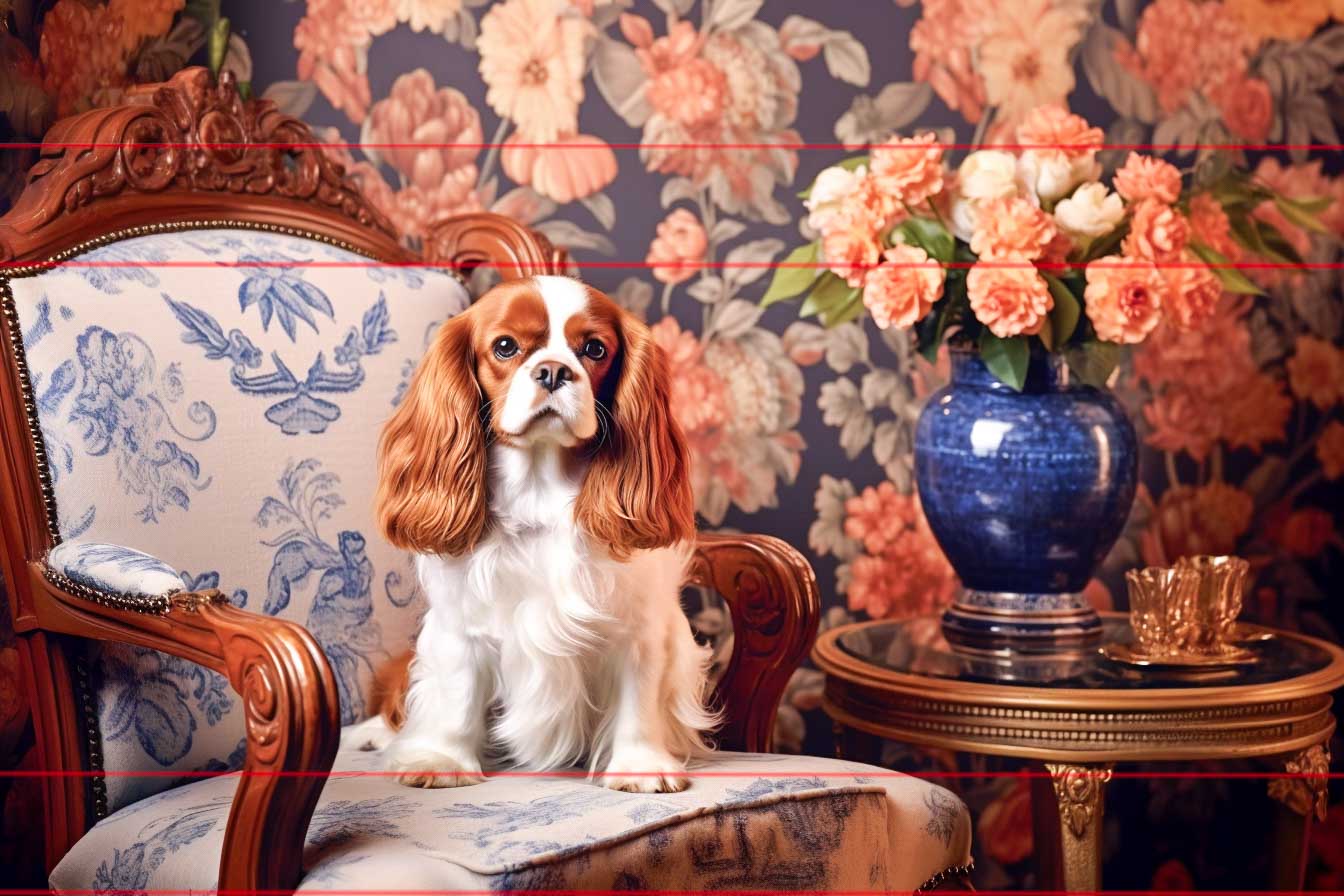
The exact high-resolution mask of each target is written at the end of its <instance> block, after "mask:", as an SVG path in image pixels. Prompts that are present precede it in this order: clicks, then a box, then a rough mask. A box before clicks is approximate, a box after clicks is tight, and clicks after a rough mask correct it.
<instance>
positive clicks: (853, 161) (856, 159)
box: [798, 156, 868, 199]
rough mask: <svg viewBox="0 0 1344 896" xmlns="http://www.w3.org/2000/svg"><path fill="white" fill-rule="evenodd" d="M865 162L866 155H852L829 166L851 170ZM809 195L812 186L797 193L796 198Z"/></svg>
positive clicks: (865, 163)
mask: <svg viewBox="0 0 1344 896" xmlns="http://www.w3.org/2000/svg"><path fill="white" fill-rule="evenodd" d="M867 164H868V157H867V156H853V157H851V158H848V159H842V160H841V161H839V162H836V163H835V164H834V165H832V166H830V167H832V168H843V169H845V170H846V171H853V170H854V169H855V168H857V167H859V166H860V165H867ZM815 183H816V182H815V181H813V184H814V185H815ZM811 195H812V187H808V188H807V189H806V190H803V191H802V192H801V193H799V194H798V198H799V199H807V198H809V197H811Z"/></svg>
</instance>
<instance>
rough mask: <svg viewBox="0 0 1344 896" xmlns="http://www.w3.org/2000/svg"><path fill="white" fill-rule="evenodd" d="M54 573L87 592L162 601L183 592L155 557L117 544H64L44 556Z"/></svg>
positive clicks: (179, 581) (169, 569)
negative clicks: (106, 592) (161, 598)
mask: <svg viewBox="0 0 1344 896" xmlns="http://www.w3.org/2000/svg"><path fill="white" fill-rule="evenodd" d="M47 565H48V566H50V567H51V568H52V569H53V570H55V571H56V572H58V573H60V574H61V575H63V576H65V577H66V578H67V579H70V580H71V581H73V582H77V583H79V584H80V585H85V586H87V587H89V588H97V589H98V590H100V591H111V592H114V593H116V594H124V595H129V596H133V597H162V596H163V595H165V594H172V593H173V592H176V591H181V590H182V577H181V576H179V575H178V574H177V573H176V572H175V571H174V570H173V568H172V567H171V566H169V565H168V564H167V563H164V562H163V561H162V560H160V559H159V558H158V557H151V556H150V555H149V554H146V553H143V552H141V551H133V550H131V549H130V548H128V547H123V546H122V545H119V544H103V543H102V542H90V541H79V540H76V541H66V542H62V543H61V544H58V545H57V546H56V547H54V548H52V549H51V551H50V552H49V553H48V554H47Z"/></svg>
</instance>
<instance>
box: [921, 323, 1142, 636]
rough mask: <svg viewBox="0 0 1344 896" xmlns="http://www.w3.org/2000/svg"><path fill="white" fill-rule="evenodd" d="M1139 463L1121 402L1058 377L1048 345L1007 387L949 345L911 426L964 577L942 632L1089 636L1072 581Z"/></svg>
mask: <svg viewBox="0 0 1344 896" xmlns="http://www.w3.org/2000/svg"><path fill="white" fill-rule="evenodd" d="M1137 466H1138V452H1137V444H1136V439H1135V435H1134V427H1133V425H1132V424H1131V423H1130V422H1129V418H1128V417H1127V416H1126V415H1125V412H1124V409H1123V408H1121V406H1120V403H1119V402H1118V401H1116V400H1115V398H1114V397H1113V396H1112V395H1111V394H1110V393H1109V392H1106V391H1102V390H1098V389H1094V388H1092V387H1090V386H1083V385H1078V384H1067V383H1065V382H1064V376H1063V365H1062V363H1061V361H1060V360H1059V358H1058V357H1054V356H1050V357H1045V356H1041V357H1033V358H1032V359H1031V362H1030V366H1029V368H1028V371H1027V380H1026V384H1025V386H1024V388H1023V390H1022V391H1021V392H1017V391H1015V390H1013V389H1012V388H1011V387H1010V386H1007V385H1005V384H1004V383H1002V382H1000V381H999V380H998V379H996V378H995V377H994V375H993V374H992V373H990V372H989V369H988V368H986V367H985V365H984V364H983V363H982V362H981V361H980V359H979V357H977V356H976V355H975V353H974V352H972V351H970V350H965V349H962V350H953V352H952V380H951V382H950V383H949V384H948V385H947V386H945V387H944V388H943V389H940V390H939V391H938V392H935V393H934V394H933V395H932V396H930V398H929V401H928V404H926V405H925V406H924V410H923V411H922V412H921V413H920V416H919V423H918V425H917V427H916V430H915V480H916V482H917V483H918V486H919V496H920V501H921V503H922V504H923V507H924V513H925V515H926V516H927V517H928V520H929V526H930V527H931V528H932V529H933V534H934V536H935V537H936V538H937V539H938V544H939V545H940V546H941V547H942V549H943V552H944V553H945V554H946V555H947V558H948V560H949V561H950V562H951V564H952V567H953V569H955V570H956V572H957V575H958V576H960V578H961V583H962V585H963V589H964V590H963V592H962V595H961V597H960V598H959V599H958V600H957V601H956V603H954V604H953V606H952V608H951V609H949V610H948V612H947V614H946V615H945V616H944V619H943V630H944V633H945V634H946V635H947V637H948V639H949V640H951V641H955V642H957V643H961V644H972V645H983V646H989V647H999V646H1007V647H1015V648H1021V649H1027V650H1029V649H1035V648H1040V649H1044V650H1053V649H1059V648H1060V647H1063V646H1068V645H1072V644H1082V643H1087V642H1088V641H1089V640H1091V639H1093V638H1095V637H1096V636H1098V635H1099V634H1100V632H1101V620H1100V619H1099V618H1098V616H1097V614H1096V611H1095V610H1093V609H1092V608H1091V607H1090V606H1089V605H1088V604H1087V602H1086V601H1085V600H1084V599H1083V597H1082V591H1083V588H1084V587H1085V586H1086V585H1087V582H1088V580H1089V579H1090V578H1091V577H1092V574H1093V573H1094V572H1095V570H1096V568H1097V567H1098V566H1099V565H1100V564H1101V561H1102V560H1103V559H1104V558H1105V556H1106V553H1107V552H1108V551H1109V550H1110V549H1111V546H1112V545H1113V544H1114V543H1115V540H1116V538H1117V537H1119V535H1120V532H1121V530H1122V529H1123V528H1124V525H1125V520H1126V518H1127V517H1128V516H1129V509H1130V506H1131V504H1133V502H1134V489H1135V485H1136V481H1137Z"/></svg>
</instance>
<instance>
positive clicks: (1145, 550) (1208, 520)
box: [1139, 481, 1255, 566]
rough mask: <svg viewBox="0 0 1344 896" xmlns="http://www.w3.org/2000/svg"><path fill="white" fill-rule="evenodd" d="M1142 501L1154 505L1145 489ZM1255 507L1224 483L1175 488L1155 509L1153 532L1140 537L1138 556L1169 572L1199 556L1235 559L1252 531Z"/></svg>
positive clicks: (1151, 524) (1141, 491) (1171, 489)
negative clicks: (1178, 562)
mask: <svg viewBox="0 0 1344 896" xmlns="http://www.w3.org/2000/svg"><path fill="white" fill-rule="evenodd" d="M1139 500H1142V501H1146V502H1147V503H1149V504H1150V505H1151V504H1152V496H1151V495H1150V494H1149V493H1148V491H1147V489H1146V488H1143V487H1140V494H1139ZM1254 508H1255V502H1254V501H1253V500H1252V499H1251V496H1250V495H1249V494H1247V493H1246V492H1245V491H1243V490H1241V489H1239V488H1237V487H1236V486H1233V485H1228V484H1227V483H1225V482H1218V481H1213V482H1210V483H1209V484H1207V485H1201V486H1190V485H1176V486H1172V487H1170V488H1168V489H1167V490H1166V491H1165V492H1163V493H1162V497H1161V498H1159V499H1158V501H1157V504H1156V505H1155V506H1153V507H1152V517H1151V519H1150V522H1149V524H1148V529H1147V530H1146V531H1145V532H1143V534H1142V535H1140V536H1139V552H1140V554H1141V556H1142V557H1143V562H1144V563H1145V564H1147V565H1149V566H1169V565H1171V564H1172V563H1174V562H1175V561H1176V560H1177V558H1179V557H1189V556H1192V555H1194V554H1232V553H1235V552H1236V547H1237V539H1239V538H1240V537H1241V536H1243V535H1245V534H1246V532H1247V531H1249V529H1250V528H1251V514H1252V512H1253V510H1254Z"/></svg>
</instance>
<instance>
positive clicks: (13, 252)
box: [0, 68, 407, 261]
mask: <svg viewBox="0 0 1344 896" xmlns="http://www.w3.org/2000/svg"><path fill="white" fill-rule="evenodd" d="M241 199H245V200H247V201H245V202H239V201H237V200H241ZM95 211H96V212H97V213H98V214H99V216H100V217H101V219H102V220H99V221H96V222H95V221H93V220H92V219H91V215H92V214H93V213H94V212H95ZM113 218H114V219H115V221H116V226H117V228H118V229H127V228H131V227H136V226H142V225H150V224H156V225H162V224H165V223H171V222H176V221H196V222H200V221H208V220H212V219H213V220H218V221H229V220H242V221H247V222H250V223H258V224H269V225H273V226H276V227H279V228H285V227H291V228H300V229H307V230H314V231H316V232H319V233H324V234H330V235H331V237H333V238H334V239H336V240H338V241H343V242H347V243H349V244H351V245H353V246H355V247H356V248H359V249H361V250H363V251H365V252H367V253H369V254H373V255H375V256H377V257H380V258H388V259H397V260H404V259H405V258H406V257H407V255H406V251H405V250H404V249H403V248H402V247H401V246H399V245H398V243H397V240H396V231H395V230H394V229H393V227H392V225H391V223H390V222H389V221H388V220H387V218H386V217H384V216H383V214H382V213H381V212H379V211H378V210H377V209H376V208H375V207H374V206H373V204H372V203H371V202H369V201H368V200H367V199H365V198H364V196H363V195H362V194H361V193H360V192H359V189H358V188H357V187H356V186H355V183H354V182H353V181H352V180H351V179H350V178H348V177H346V175H345V171H344V169H343V168H342V166H341V165H340V164H339V163H337V162H335V161H333V160H332V159H331V158H330V157H329V156H328V155H327V154H326V153H325V152H324V151H323V150H322V149H321V148H320V145H319V141H318V140H317V139H316V138H315V137H314V136H313V133H312V131H311V130H310V129H309V127H308V126H307V125H306V124H304V123H303V122H301V121H299V120H298V119H296V118H293V117H291V116H288V115H284V114H282V113H281V112H279V111H278V110H277V109H276V108H275V105H274V103H272V102H271V101H270V100H263V99H252V100H246V101H244V100H243V99H242V98H241V97H240V96H239V94H238V90H237V85H236V83H235V81H234V78H233V76H232V75H231V74H230V73H228V72H225V73H224V74H223V75H221V77H220V80H219V82H218V83H217V84H216V83H215V82H214V80H213V79H212V78H211V76H210V73H209V72H208V71H207V70H205V69H203V68H187V69H183V70H182V71H180V72H178V73H177V74H176V75H174V76H173V78H172V80H170V81H168V82H166V83H163V84H153V85H145V86H142V87H139V88H135V89H134V90H132V91H131V92H130V93H129V94H128V96H127V102H126V103H124V104H123V105H119V106H113V107H110V108H105V109H94V110H92V111H89V112H85V113H83V114H81V115H76V116H72V117H70V118H66V119H62V120H61V121H59V122H57V123H56V124H55V125H54V126H53V127H52V129H51V130H50V131H48V132H47V135H46V137H45V139H44V140H43V148H42V152H41V158H40V160H39V161H38V163H37V164H36V165H34V166H33V168H32V169H31V170H30V172H29V174H28V181H27V185H26V186H25V188H24V191H23V193H22V194H21V195H20V196H19V198H18V200H17V201H16V202H15V204H14V207H13V208H12V209H11V210H10V211H9V213H8V214H6V215H5V216H4V219H3V222H0V261H11V260H14V259H20V258H25V257H27V258H43V257H48V256H53V255H56V254H58V253H59V252H61V251H63V250H66V249H69V248H72V247H73V246H75V245H78V243H79V242H80V241H82V240H85V239H88V238H89V236H90V235H91V233H90V232H91V231H92V234H94V235H96V234H97V233H98V232H99V231H103V232H106V230H108V229H109V228H108V223H109V221H110V220H112V219H113Z"/></svg>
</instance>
